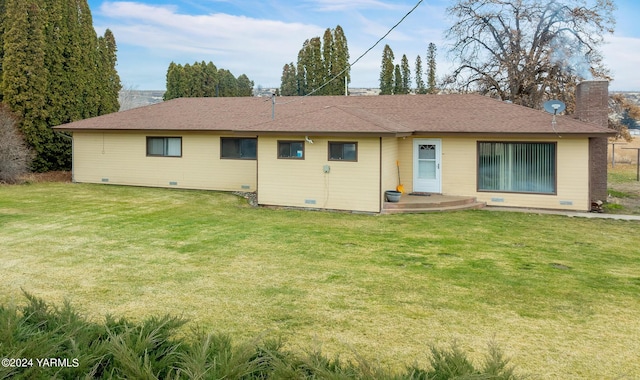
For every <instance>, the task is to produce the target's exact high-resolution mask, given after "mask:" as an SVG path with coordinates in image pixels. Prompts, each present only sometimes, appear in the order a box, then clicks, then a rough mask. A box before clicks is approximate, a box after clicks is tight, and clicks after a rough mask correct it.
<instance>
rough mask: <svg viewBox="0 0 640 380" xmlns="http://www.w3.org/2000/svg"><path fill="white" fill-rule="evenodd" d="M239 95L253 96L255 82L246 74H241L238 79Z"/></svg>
mask: <svg viewBox="0 0 640 380" xmlns="http://www.w3.org/2000/svg"><path fill="white" fill-rule="evenodd" d="M237 81H238V94H237V96H253V85H254V83H253V81H252V80H251V79H249V77H248V76H247V75H246V74H240V76H238V78H237Z"/></svg>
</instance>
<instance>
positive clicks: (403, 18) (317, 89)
mask: <svg viewBox="0 0 640 380" xmlns="http://www.w3.org/2000/svg"><path fill="white" fill-rule="evenodd" d="M423 1H424V0H419V1H418V2H417V3H416V5H414V7H413V8H411V10H410V11H409V12H407V14H405V15H404V16H403V17H402V18H401V19H400V21H398V22H397V23H396V24H395V25H394V26H392V27H391V29H389V31H387V33H385V35H384V36H382V37H380V39H378V41H376V43H375V44H373V45H372V46H371V47H370V48H368V49H367V50H366V51H365V52H364V53H362V55H360V56H359V57H358V58H356V60H355V61H353V63H351V64H347V67H345V68H344V70H342V71H341V72H339V73H338V74H336V75H335V76H334V77H333V78H331V79H329V80H327V81H326V82H325V83H323V84H322V85H321V86H320V87H318V88H316V89H315V90H313V91H311V92H310V93H308V94H306V95H304V96H309V95H313V94H314V93H316V92H317V91H320V90H321V89H322V88H324V87H325V86H327V85H328V84H329V83H331V82H333V81H334V80H335V79H336V78H338V77H339V76H341V75H342V74H344V73H345V72H346V71H347V70H349V69H350V68H351V67H353V66H354V65H355V64H356V63H358V61H360V60H361V59H362V58H363V57H364V56H365V55H367V54H368V53H369V52H370V51H371V50H373V49H374V48H375V47H376V46H378V44H379V43H380V42H382V41H383V40H384V39H385V38H387V36H388V35H389V34H391V32H393V30H394V29H395V28H397V27H398V26H399V25H400V24H402V22H403V21H404V20H405V19H406V18H407V17H409V15H410V14H412V13H413V11H415V10H416V9H417V8H418V6H420V4H422V2H423ZM294 101H295V100H292V101H290V102H285V103H279V104H289V103H293V102H294Z"/></svg>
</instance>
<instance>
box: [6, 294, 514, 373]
mask: <svg viewBox="0 0 640 380" xmlns="http://www.w3.org/2000/svg"><path fill="white" fill-rule="evenodd" d="M25 296H26V298H27V301H28V302H27V304H26V305H25V306H23V307H15V306H14V307H6V306H0V358H32V359H33V361H34V363H33V365H32V366H27V367H16V366H13V367H12V366H6V365H3V366H0V379H8V378H11V379H41V378H61V379H78V378H82V379H112V378H118V379H247V380H248V379H257V380H267V379H334V380H340V379H363V380H364V379H371V380H374V379H398V380H400V379H407V380H427V379H428V380H438V379H496V380H516V379H517V377H516V376H515V375H514V374H513V368H511V367H509V366H508V360H506V359H505V358H504V357H503V355H502V352H501V351H500V350H499V349H498V348H497V346H495V345H490V346H489V352H488V354H487V355H486V359H485V361H484V363H483V365H482V366H481V367H476V366H474V364H473V363H472V362H471V361H470V360H469V359H468V358H467V356H466V354H465V353H464V352H463V351H462V350H461V349H460V348H459V347H458V346H456V345H455V344H454V345H452V346H451V348H450V349H438V348H435V347H432V348H431V351H430V353H431V359H430V360H431V362H430V364H431V368H429V369H423V368H419V367H418V366H413V367H407V369H406V370H405V371H404V372H403V373H394V372H392V371H390V370H388V369H384V368H382V367H380V366H379V365H377V364H372V363H370V362H367V361H366V360H364V359H363V358H361V357H359V356H358V355H357V354H356V355H355V356H356V360H355V361H349V360H342V359H340V358H339V357H338V356H335V357H334V358H329V357H327V356H325V355H324V354H323V353H322V352H320V351H319V350H312V351H308V352H306V353H302V354H301V353H296V352H291V351H287V350H285V349H284V348H283V344H282V341H281V340H280V339H274V338H267V339H259V340H256V341H253V342H245V343H241V344H234V343H233V341H232V339H231V337H230V336H228V335H226V334H222V333H207V332H205V331H202V330H197V329H196V330H193V331H192V334H190V335H186V336H184V334H182V335H181V336H182V338H176V336H177V335H178V334H176V332H177V330H178V329H179V328H181V327H182V326H184V324H185V323H186V321H185V320H184V319H181V318H176V317H171V316H164V317H161V318H158V317H150V318H148V319H146V320H144V321H142V322H140V323H132V322H130V321H127V320H126V319H118V320H116V319H114V318H113V317H111V316H107V318H106V321H105V323H104V324H96V323H92V322H88V321H87V320H85V319H84V318H82V316H81V315H79V314H78V313H77V312H75V311H74V310H73V308H72V307H71V305H70V304H69V303H68V302H65V303H64V305H63V306H62V307H60V308H58V307H55V306H51V305H49V304H47V303H46V302H44V301H43V300H41V299H38V298H37V297H34V296H32V295H30V294H28V293H25ZM36 358H40V359H42V358H60V359H63V360H66V361H65V362H64V364H65V365H53V366H40V365H37V363H35V361H36ZM58 364H60V363H58Z"/></svg>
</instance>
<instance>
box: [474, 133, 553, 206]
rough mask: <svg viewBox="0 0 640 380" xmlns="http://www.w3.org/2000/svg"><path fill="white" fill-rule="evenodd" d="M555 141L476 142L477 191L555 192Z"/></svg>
mask: <svg viewBox="0 0 640 380" xmlns="http://www.w3.org/2000/svg"><path fill="white" fill-rule="evenodd" d="M556 149H557V147H556V144H555V143H522V142H478V191H497V192H516V193H538V194H556Z"/></svg>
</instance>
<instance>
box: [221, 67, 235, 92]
mask: <svg viewBox="0 0 640 380" xmlns="http://www.w3.org/2000/svg"><path fill="white" fill-rule="evenodd" d="M218 78H220V80H219V82H218V96H220V97H232V96H238V80H237V79H236V77H234V76H233V74H231V71H229V70H225V69H220V70H218Z"/></svg>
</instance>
